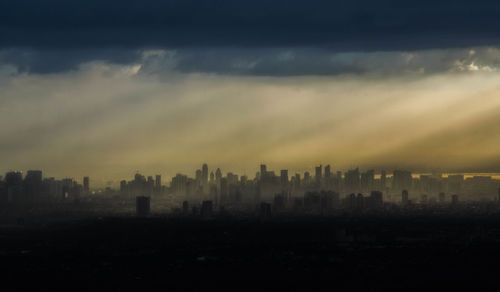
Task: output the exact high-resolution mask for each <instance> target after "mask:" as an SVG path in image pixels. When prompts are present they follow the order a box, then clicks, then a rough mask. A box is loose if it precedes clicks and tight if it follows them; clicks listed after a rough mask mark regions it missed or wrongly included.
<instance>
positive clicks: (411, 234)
mask: <svg viewBox="0 0 500 292" xmlns="http://www.w3.org/2000/svg"><path fill="white" fill-rule="evenodd" d="M0 275H1V278H2V285H3V287H10V288H9V289H7V290H5V291H15V290H24V289H28V288H31V289H30V290H48V291H53V290H56V289H63V290H65V291H96V290H99V291H101V290H106V291H120V290H137V291H141V290H145V289H148V290H149V288H153V287H157V288H160V289H155V290H160V291H164V290H179V289H183V290H184V289H185V290H190V289H194V290H223V289H224V290H225V289H231V290H234V291H242V290H264V289H270V288H279V289H285V288H293V289H299V290H306V289H307V290H316V289H322V290H334V289H336V288H344V289H345V288H353V289H356V288H373V289H377V290H378V289H383V288H401V287H403V288H417V289H420V288H422V289H423V288H436V287H440V288H464V287H469V288H474V290H476V291H477V290H481V289H478V288H499V287H500V218H487V217H485V218H463V217H432V216H423V217H417V216H416V217H411V218H410V217H405V218H394V217H390V218H387V217H377V216H371V217H370V216H368V217H357V218H289V219H285V218H280V219H270V220H265V221H261V220H258V219H236V218H218V219H210V220H201V219H189V218H158V217H157V218H142V219H141V218H134V217H128V218H99V219H87V220H75V221H67V222H59V223H50V224H46V225H41V224H40V225H35V226H27V225H24V226H22V225H19V226H12V225H10V226H3V227H1V228H0ZM2 290H3V289H2Z"/></svg>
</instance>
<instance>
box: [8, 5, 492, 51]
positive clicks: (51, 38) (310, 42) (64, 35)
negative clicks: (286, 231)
mask: <svg viewBox="0 0 500 292" xmlns="http://www.w3.org/2000/svg"><path fill="white" fill-rule="evenodd" d="M499 13H500V3H498V1H459V0H455V1H450V0H445V1H422V0H421V1H395V0H382V1H371V0H358V1H353V0H343V1H327V0H310V1H298V0H274V1H269V0H252V1H250V0H248V1H234V0H207V1H203V0H197V1H194V0H176V1H172V0H171V1H158V0H156V1H155V0H141V1H138V0H133V1H132V0H120V1H118V0H111V1H97V0H87V1H63V0H47V1H37V0H19V1H2V3H0V32H1V35H2V38H0V45H1V46H4V47H6V46H15V47H17V46H32V47H56V48H59V47H78V48H81V47H101V46H125V47H136V48H137V47H144V46H153V47H158V46H160V47H162V46H169V47H179V46H235V45H236V46H243V45H244V46H334V47H336V48H338V49H340V50H373V49H378V50H379V49H381V50H386V49H391V50H393V49H418V48H428V47H436V46H437V47H443V46H446V47H447V46H463V45H466V46H469V45H487V44H491V43H496V42H497V39H496V37H495V36H496V35H497V34H498V33H499V32H500V18H498V15H499Z"/></svg>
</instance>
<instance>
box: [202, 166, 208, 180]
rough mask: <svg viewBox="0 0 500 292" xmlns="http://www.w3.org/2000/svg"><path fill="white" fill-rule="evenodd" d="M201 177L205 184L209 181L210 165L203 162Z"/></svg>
mask: <svg viewBox="0 0 500 292" xmlns="http://www.w3.org/2000/svg"><path fill="white" fill-rule="evenodd" d="M201 179H202V182H203V185H206V184H207V183H208V165H207V164H206V163H203V166H202V167H201Z"/></svg>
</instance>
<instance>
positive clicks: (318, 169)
mask: <svg viewBox="0 0 500 292" xmlns="http://www.w3.org/2000/svg"><path fill="white" fill-rule="evenodd" d="M322 168H323V167H322V166H321V164H320V165H319V166H316V176H315V179H316V185H318V186H320V184H321V176H322V172H323V170H322Z"/></svg>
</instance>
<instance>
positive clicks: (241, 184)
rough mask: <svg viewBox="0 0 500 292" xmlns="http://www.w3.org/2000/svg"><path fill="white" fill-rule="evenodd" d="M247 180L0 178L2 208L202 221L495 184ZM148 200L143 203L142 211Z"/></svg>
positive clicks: (231, 176) (462, 193) (473, 197)
mask: <svg viewBox="0 0 500 292" xmlns="http://www.w3.org/2000/svg"><path fill="white" fill-rule="evenodd" d="M259 170H260V171H258V172H257V173H256V174H255V176H254V177H252V178H250V177H248V176H246V175H241V176H240V175H238V174H235V173H232V172H227V173H225V175H223V173H222V171H221V169H219V168H217V169H214V170H212V171H209V167H208V165H207V164H203V165H202V167H201V169H198V170H196V171H195V174H194V177H190V176H188V175H185V174H180V173H179V174H177V175H175V176H174V177H172V178H171V180H170V182H169V183H168V184H167V185H166V184H163V181H162V177H161V175H155V176H154V177H153V176H147V177H146V176H144V175H142V174H140V173H136V174H135V176H134V177H133V179H132V180H130V181H127V180H122V181H121V182H120V188H119V190H113V189H111V188H107V189H106V190H105V191H104V192H93V191H91V185H90V178H89V177H84V178H83V180H82V184H79V183H77V182H76V181H75V180H73V179H71V178H66V179H62V180H56V179H54V178H43V177H42V172H41V171H38V170H29V171H27V173H26V175H24V176H23V174H22V173H21V172H8V173H6V174H5V176H4V177H0V202H1V203H2V204H29V203H41V204H42V203H47V202H64V201H72V202H73V201H76V202H77V201H79V200H80V199H82V198H89V197H99V196H108V195H112V196H114V198H117V199H118V200H129V201H131V202H132V201H133V202H135V204H136V207H137V213H138V214H141V215H147V214H149V213H150V211H151V209H154V208H152V207H153V206H154V205H155V202H157V201H161V200H162V199H165V198H169V199H170V202H174V204H176V206H177V207H175V206H171V207H173V208H174V209H175V208H177V209H176V210H175V211H176V212H180V213H182V214H197V215H200V216H205V217H208V216H210V215H211V214H212V213H213V212H215V211H222V212H224V211H231V210H236V211H248V210H251V211H252V212H256V213H257V214H260V215H261V216H267V215H268V214H270V213H276V212H278V213H279V212H302V213H320V214H324V213H329V212H335V211H336V210H350V211H363V210H380V209H383V208H385V207H386V205H387V204H396V205H399V206H401V207H410V206H420V207H422V206H433V205H438V204H448V205H458V204H460V203H461V202H464V201H490V202H491V201H500V191H499V187H500V181H499V180H496V179H493V178H492V177H490V176H472V177H465V176H464V175H462V174H455V175H443V174H441V173H432V174H420V175H415V174H412V173H411V172H410V171H405V170H394V171H393V172H392V173H390V174H388V173H386V171H381V172H380V173H377V174H376V173H375V171H374V170H367V171H364V172H361V171H360V170H359V168H356V169H351V170H347V171H345V172H341V171H336V172H333V171H332V168H331V166H330V165H326V166H324V167H323V166H322V165H319V166H316V167H315V168H314V172H313V173H310V172H309V171H306V172H304V173H294V174H290V173H289V170H287V169H282V170H280V171H279V172H278V173H275V172H274V171H272V170H268V168H267V166H266V165H265V164H261V165H260V168H259ZM150 202H151V206H152V207H150Z"/></svg>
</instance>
